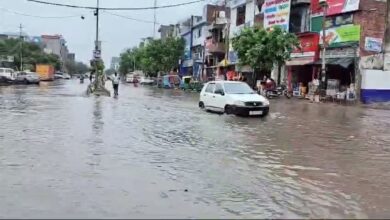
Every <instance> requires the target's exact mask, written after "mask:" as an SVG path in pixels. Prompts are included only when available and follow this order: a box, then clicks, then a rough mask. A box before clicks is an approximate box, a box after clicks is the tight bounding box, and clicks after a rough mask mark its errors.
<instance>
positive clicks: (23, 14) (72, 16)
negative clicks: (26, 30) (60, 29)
mask: <svg viewBox="0 0 390 220" xmlns="http://www.w3.org/2000/svg"><path fill="white" fill-rule="evenodd" d="M0 10H2V11H6V12H9V13H13V14H17V15H22V16H26V17H33V18H43V19H46V18H47V19H61V18H74V17H80V16H81V15H68V16H40V15H32V14H27V13H24V12H18V11H13V10H10V9H7V8H3V7H0Z"/></svg>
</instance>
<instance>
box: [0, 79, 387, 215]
mask: <svg viewBox="0 0 390 220" xmlns="http://www.w3.org/2000/svg"><path fill="white" fill-rule="evenodd" d="M86 86H87V84H83V85H81V84H79V83H78V81H76V80H70V81H62V82H54V83H42V84H41V85H40V86H9V87H0V218H54V217H57V218H384V217H389V216H390V206H389V204H390V111H386V110H375V109H365V108H360V107H350V106H339V105H334V104H310V103H308V102H305V101H299V100H295V99H292V100H286V99H280V100H273V101H272V102H271V107H272V110H271V113H270V115H269V116H268V117H267V118H263V119H261V118H259V119H257V118H239V117H234V116H227V115H217V114H212V113H207V112H204V111H201V110H199V109H198V107H197V102H198V95H197V94H196V93H185V92H183V91H179V90H160V89H155V88H150V87H138V88H135V87H134V86H133V85H125V84H123V85H121V86H120V96H119V99H113V98H108V97H86V96H84V94H83V93H84V91H85V90H86Z"/></svg>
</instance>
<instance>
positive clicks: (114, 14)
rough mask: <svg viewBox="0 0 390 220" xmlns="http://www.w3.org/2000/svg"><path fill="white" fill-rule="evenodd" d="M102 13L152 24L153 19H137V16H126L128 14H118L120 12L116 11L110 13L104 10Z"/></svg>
mask: <svg viewBox="0 0 390 220" xmlns="http://www.w3.org/2000/svg"><path fill="white" fill-rule="evenodd" d="M104 13H106V14H110V15H113V16H117V17H120V18H124V19H128V20H133V21H138V22H143V23H149V24H154V21H148V20H143V19H138V18H132V17H128V16H124V15H120V14H116V13H112V12H108V11H104ZM157 24H159V23H157Z"/></svg>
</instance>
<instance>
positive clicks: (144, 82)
mask: <svg viewBox="0 0 390 220" xmlns="http://www.w3.org/2000/svg"><path fill="white" fill-rule="evenodd" d="M140 84H141V85H153V84H154V80H153V79H151V78H149V77H148V78H147V77H141V80H140Z"/></svg>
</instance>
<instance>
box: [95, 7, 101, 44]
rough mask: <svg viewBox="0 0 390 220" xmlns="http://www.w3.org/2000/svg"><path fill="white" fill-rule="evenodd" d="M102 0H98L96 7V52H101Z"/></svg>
mask: <svg viewBox="0 0 390 220" xmlns="http://www.w3.org/2000/svg"><path fill="white" fill-rule="evenodd" d="M99 1H100V0H97V5H96V14H95V15H96V40H95V50H99V49H100V48H99V3H100V2H99Z"/></svg>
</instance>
